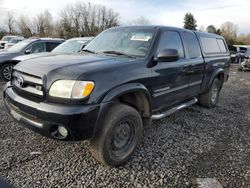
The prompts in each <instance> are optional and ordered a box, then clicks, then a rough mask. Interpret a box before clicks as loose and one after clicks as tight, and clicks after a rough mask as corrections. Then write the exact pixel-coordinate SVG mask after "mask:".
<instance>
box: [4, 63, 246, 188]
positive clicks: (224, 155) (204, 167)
mask: <svg viewBox="0 0 250 188" xmlns="http://www.w3.org/2000/svg"><path fill="white" fill-rule="evenodd" d="M0 87H1V90H2V87H3V83H1V84H0ZM0 97H1V99H0V101H1V102H0V108H1V111H0V146H1V147H0V176H2V177H4V178H5V179H7V180H8V181H10V182H11V183H12V184H13V185H14V186H16V187H25V188H26V187H63V188H64V187H195V184H194V183H192V180H193V179H194V178H217V179H218V180H219V182H220V184H221V185H223V187H250V72H238V71H237V70H236V68H235V67H232V69H231V74H230V79H229V81H228V82H227V83H226V84H225V86H224V88H223V90H222V92H221V98H220V102H219V104H218V106H217V107H216V108H214V109H212V110H209V109H205V108H202V107H200V106H199V105H194V106H192V107H190V108H188V109H185V110H182V111H180V112H177V113H176V114H174V115H172V116H170V117H168V118H165V119H162V120H160V121H154V122H153V125H152V129H151V131H150V133H149V134H148V136H147V138H145V139H144V141H143V143H142V144H141V145H140V147H139V149H138V150H137V152H136V154H135V156H134V157H133V158H132V159H131V160H130V161H129V162H128V163H127V164H125V165H124V166H122V167H119V168H110V167H104V166H102V165H100V164H99V163H98V162H97V161H95V160H94V159H93V158H92V157H91V154H90V152H89V151H88V147H89V146H88V142H81V143H64V142H58V141H53V140H50V139H47V138H44V137H42V136H40V135H38V134H36V133H33V132H31V131H29V130H27V129H25V128H23V127H21V126H19V125H17V124H16V123H15V122H13V120H12V119H10V118H9V117H8V116H7V114H6V113H5V109H4V104H3V101H2V95H1V96H0Z"/></svg>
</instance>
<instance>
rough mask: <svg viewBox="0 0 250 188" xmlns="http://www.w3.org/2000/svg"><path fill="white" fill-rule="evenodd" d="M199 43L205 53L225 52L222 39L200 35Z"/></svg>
mask: <svg viewBox="0 0 250 188" xmlns="http://www.w3.org/2000/svg"><path fill="white" fill-rule="evenodd" d="M201 45H202V47H203V50H204V52H205V53H206V54H221V53H226V52H227V49H226V46H225V43H224V41H223V40H222V39H216V38H209V37H201Z"/></svg>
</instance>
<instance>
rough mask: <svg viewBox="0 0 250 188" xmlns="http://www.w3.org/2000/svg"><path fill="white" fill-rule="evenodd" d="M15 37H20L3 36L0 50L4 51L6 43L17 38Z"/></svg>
mask: <svg viewBox="0 0 250 188" xmlns="http://www.w3.org/2000/svg"><path fill="white" fill-rule="evenodd" d="M17 37H20V36H14V35H9V36H4V37H3V38H2V39H1V41H0V49H4V48H5V44H6V43H8V42H10V41H11V40H12V39H14V38H17Z"/></svg>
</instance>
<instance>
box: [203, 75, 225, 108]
mask: <svg viewBox="0 0 250 188" xmlns="http://www.w3.org/2000/svg"><path fill="white" fill-rule="evenodd" d="M220 90H221V84H220V81H219V80H218V78H215V79H214V80H213V83H212V85H211V86H210V88H209V90H208V91H207V92H206V93H204V94H201V95H200V98H199V102H200V104H201V105H202V106H204V107H207V108H213V107H215V106H216V104H217V103H218V101H219V95H220Z"/></svg>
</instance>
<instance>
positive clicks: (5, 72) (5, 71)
mask: <svg viewBox="0 0 250 188" xmlns="http://www.w3.org/2000/svg"><path fill="white" fill-rule="evenodd" d="M13 66H14V64H12V63H6V64H4V65H3V66H2V67H1V68H0V78H1V80H3V81H10V79H11V73H12V69H13Z"/></svg>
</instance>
